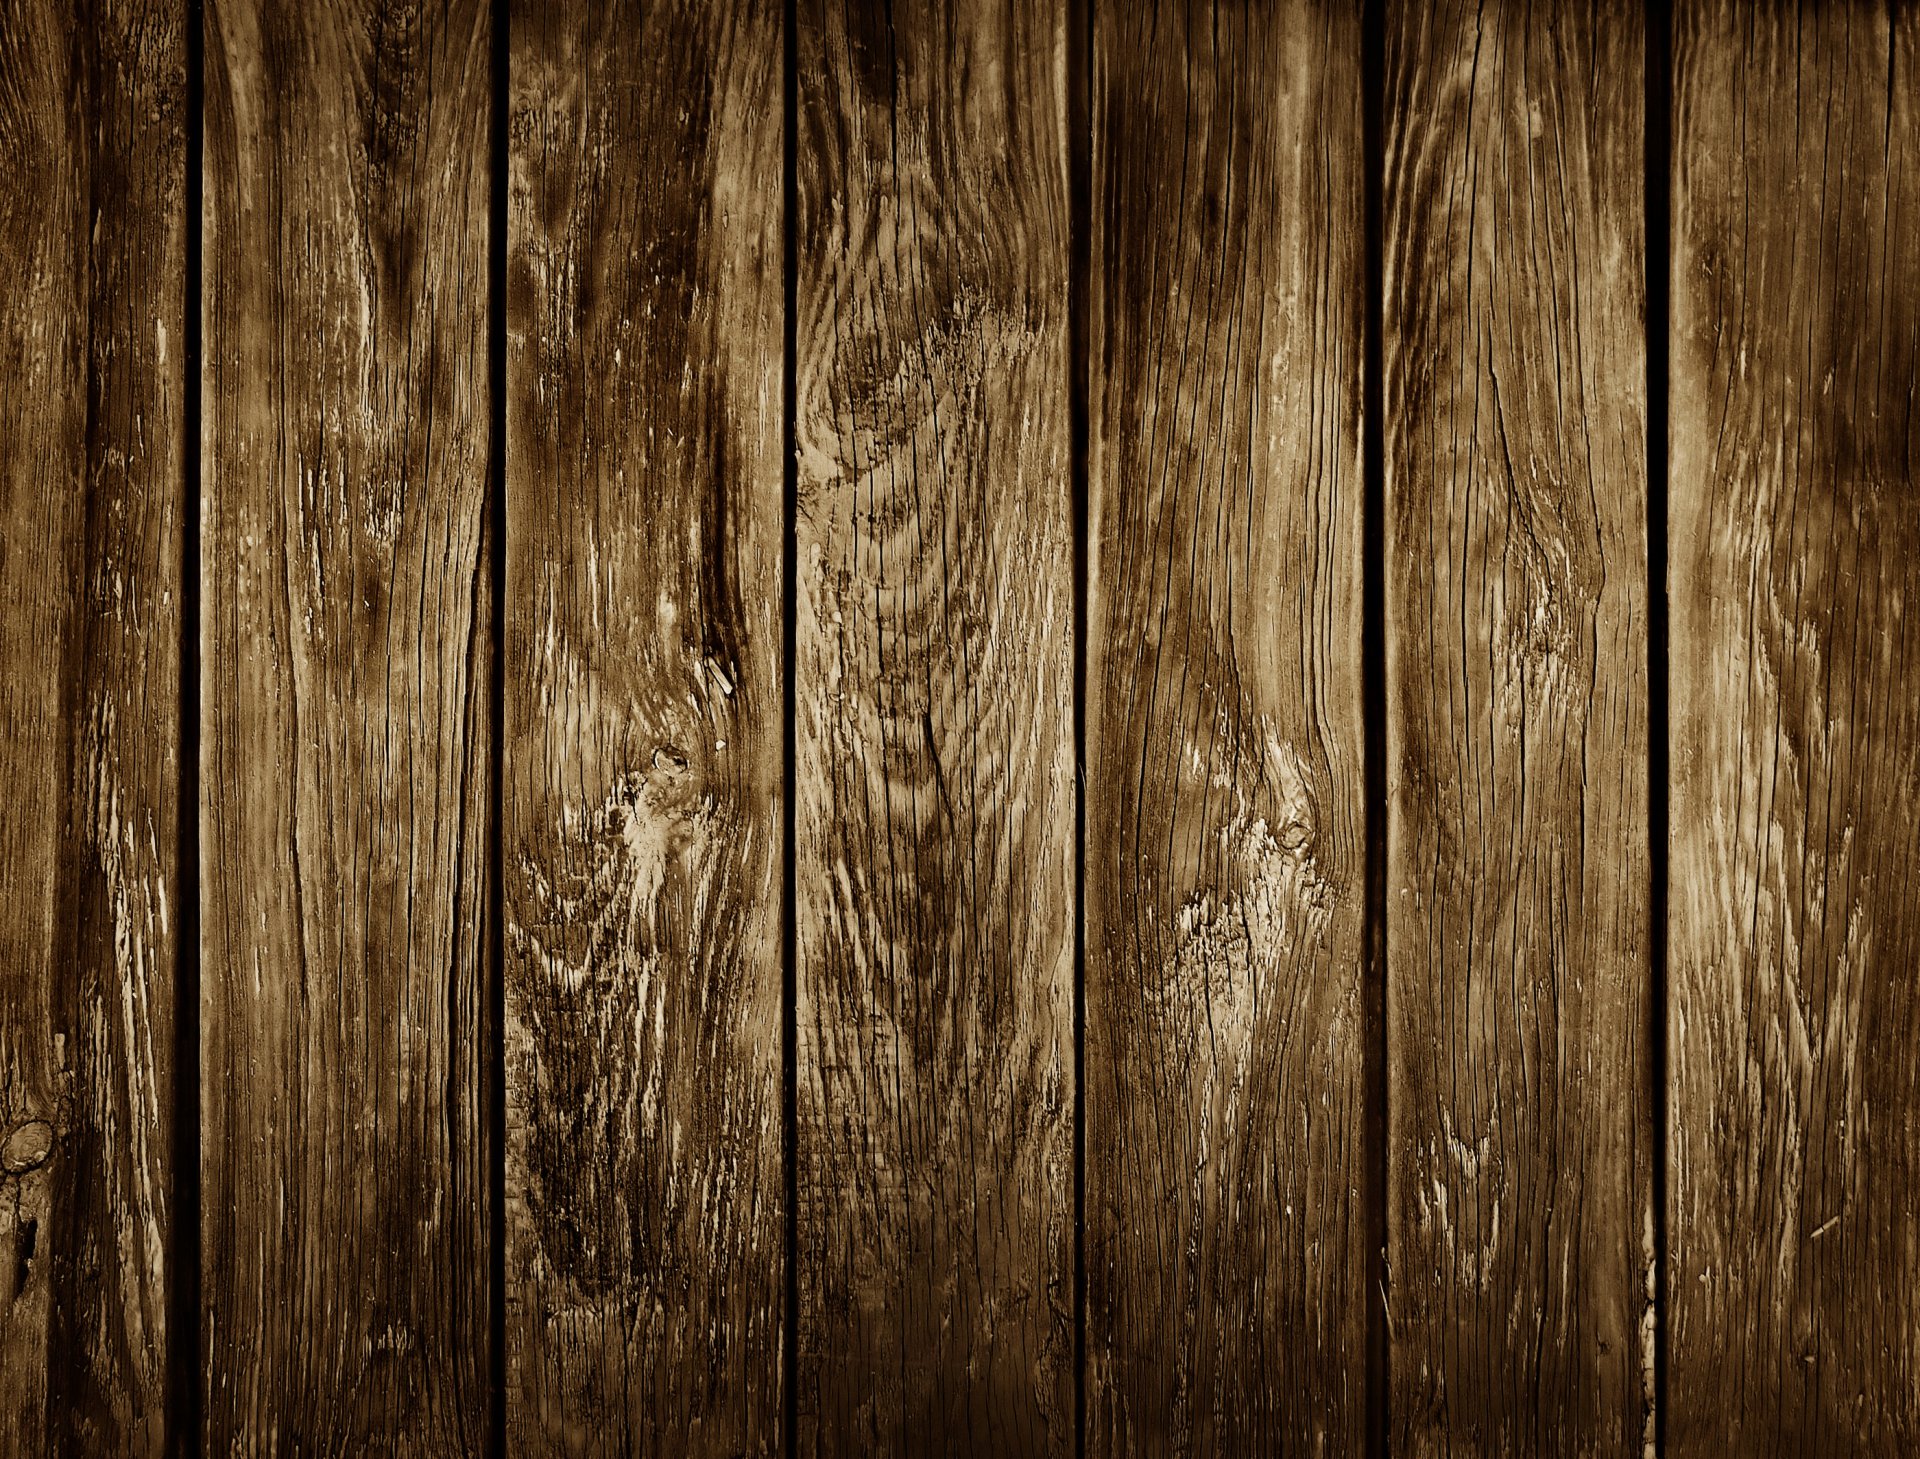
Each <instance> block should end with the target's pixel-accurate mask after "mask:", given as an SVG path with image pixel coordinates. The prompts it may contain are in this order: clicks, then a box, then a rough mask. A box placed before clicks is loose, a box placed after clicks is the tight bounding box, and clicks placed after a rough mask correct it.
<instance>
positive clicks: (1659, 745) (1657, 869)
mask: <svg viewBox="0 0 1920 1459" xmlns="http://www.w3.org/2000/svg"><path fill="white" fill-rule="evenodd" d="M1646 27H1647V30H1646V54H1645V62H1644V69H1645V73H1646V103H1645V117H1644V119H1643V121H1642V124H1641V125H1642V135H1643V137H1644V139H1645V143H1646V167H1647V177H1646V203H1645V209H1646V217H1645V229H1646V241H1645V247H1646V286H1647V325H1646V336H1647V619H1648V623H1647V821H1648V825H1647V833H1648V834H1647V859H1648V869H1649V873H1650V880H1651V881H1652V887H1651V889H1650V897H1649V907H1648V912H1649V924H1650V925H1649V929H1648V948H1647V966H1648V977H1649V984H1650V987H1649V996H1648V1000H1647V1001H1648V1021H1649V1023H1650V1025H1651V1027H1650V1028H1649V1029H1648V1044H1649V1047H1650V1049H1651V1051H1652V1052H1651V1057H1650V1058H1649V1060H1648V1063H1649V1065H1650V1066H1651V1071H1652V1072H1651V1078H1652V1082H1653V1128H1654V1138H1655V1139H1656V1140H1657V1141H1658V1142H1659V1145H1658V1148H1656V1149H1655V1151H1654V1152H1653V1161H1652V1166H1653V1197H1652V1199H1653V1253H1654V1255H1653V1261H1654V1275H1653V1293H1652V1296H1653V1327H1654V1339H1653V1341H1654V1347H1653V1432H1654V1450H1655V1452H1656V1453H1657V1454H1665V1453H1666V1450H1667V1145H1668V1138H1667V1135H1668V1128H1669V1123H1668V1122H1669V1117H1670V1116H1669V1110H1668V1107H1667V1052H1668V1051H1667V856H1668V842H1669V840H1670V837H1671V834H1672V828H1671V819H1670V814H1669V807H1668V787H1667V771H1668V766H1669V763H1670V754H1671V737H1672V724H1671V720H1670V716H1669V710H1668V703H1667V677H1668V672H1667V391H1668V360H1667V346H1668V339H1667V330H1668V325H1669V322H1670V318H1671V304H1670V299H1671V269H1672V254H1671V249H1670V240H1671V238H1672V216H1671V212H1670V209H1671V206H1672V194H1671V187H1672V182H1673V131H1672V129H1673V14H1672V7H1671V5H1670V3H1669V0H1649V3H1648V6H1647V10H1646Z"/></svg>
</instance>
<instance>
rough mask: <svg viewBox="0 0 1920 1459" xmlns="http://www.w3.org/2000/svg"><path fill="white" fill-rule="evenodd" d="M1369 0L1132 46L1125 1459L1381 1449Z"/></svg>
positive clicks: (1099, 846)
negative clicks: (1367, 1429)
mask: <svg viewBox="0 0 1920 1459" xmlns="http://www.w3.org/2000/svg"><path fill="white" fill-rule="evenodd" d="M1359 63H1360V33H1359V25H1358V12H1357V11H1354V10H1351V9H1349V8H1348V7H1343V6H1340V5H1335V4H1326V5H1322V4H1318V3H1313V0H1275V3H1271V4H1255V5H1246V6H1234V7H1230V8H1229V9H1227V10H1226V11H1225V12H1222V13H1219V14H1216V13H1215V11H1214V9H1213V7H1212V6H1210V5H1206V4H1192V3H1181V0H1176V3H1167V4H1159V5H1154V6H1144V5H1143V6H1138V7H1117V8H1115V7H1107V8H1103V9H1102V10H1101V11H1100V12H1099V13H1098V15H1097V16H1096V19H1095V23H1094V58H1093V70H1092V84H1093V96H1092V110H1093V137H1094V142H1093V210H1092V226H1093V240H1092V252H1093V259H1094V270H1093V282H1092V298H1093V303H1092V307H1091V330H1092V338H1091V343H1090V348H1089V358H1090V362H1091V369H1092V380H1091V387H1090V388H1091V399H1092V421H1091V439H1090V447H1089V492H1090V507H1089V514H1090V520H1091V527H1090V533H1089V537H1090V551H1091V554H1092V561H1091V566H1090V570H1089V588H1088V598H1089V611H1088V618H1089V627H1088V646H1087V653H1088V671H1087V684H1088V689H1087V696H1088V702H1087V745H1088V750H1087V754H1088V791H1087V796H1088V804H1087V828H1088V829H1087V890H1086V898H1087V901H1086V919H1087V922H1086V948H1087V954H1086V955H1087V992H1086V998H1087V1013H1086V1020H1087V1022H1086V1069H1087V1114H1086V1123H1087V1176H1086V1179H1087V1197H1086V1237H1085V1239H1086V1252H1087V1257H1086V1260H1087V1282H1088V1318H1087V1321H1088V1330H1087V1353H1088V1370H1087V1387H1088V1398H1087V1403H1088V1420H1087V1422H1088V1452H1089V1453H1092V1454H1097V1455H1115V1456H1119V1455H1141V1456H1147V1455H1176V1454H1214V1453H1223V1454H1242V1453H1245V1454H1252V1453H1259V1454H1296V1453H1297V1454H1320V1453H1349V1452H1357V1451H1358V1450H1359V1449H1360V1447H1361V1446H1362V1443H1363V1427H1364V1417H1363V1415H1364V1403H1365V1389H1366V1368H1365V1365H1366V1351H1365V1348H1366V1324H1365V1309H1364V1288H1365V1275H1366V1271H1367V1261H1366V1253H1365V1251H1364V1241H1365V1211H1364V1207H1363V1204H1362V1188H1363V1186H1364V1184H1365V1178H1364V1173H1363V1171H1364V1166H1363V1162H1364V1146H1363V1143H1362V1129H1361V1118H1362V1100H1361V1059H1362V1050H1363V1048H1364V1029H1363V1025H1362V1011H1361V1001H1360V985H1361V969H1362V963H1361V919H1362V913H1363V886H1362V882H1363V873H1364V862H1365V826H1364V820H1363V813H1364V808H1363V806H1362V803H1361V797H1362V756H1363V752H1364V746H1363V734H1362V729H1361V721H1360V714H1361V706H1360V665H1361V646H1360V623H1361V611H1360V561H1361V497H1362V488H1361V479H1360V408H1361V400H1360V387H1361V359H1362V351H1361V330H1362V318H1363V316H1362V312H1361V311H1362V305H1363V299H1364V295H1363V293H1362V278H1361V269H1362V262H1363V252H1362V243H1363V235H1362V172H1361V167H1362V162H1361V150H1360V142H1361V116H1360V104H1361V88H1360V78H1359Z"/></svg>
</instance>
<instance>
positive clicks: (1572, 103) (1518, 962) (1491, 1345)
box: [1382, 0, 1655, 1456]
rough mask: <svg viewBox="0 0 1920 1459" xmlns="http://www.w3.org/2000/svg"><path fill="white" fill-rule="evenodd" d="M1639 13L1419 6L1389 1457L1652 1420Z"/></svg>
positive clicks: (1399, 105)
mask: <svg viewBox="0 0 1920 1459" xmlns="http://www.w3.org/2000/svg"><path fill="white" fill-rule="evenodd" d="M1643 39H1644V37H1643V24H1642V21H1641V18H1640V17H1639V16H1638V15H1637V14H1635V13H1634V12H1633V11H1632V10H1631V9H1629V8H1627V7H1621V6H1607V7H1601V6H1592V5H1580V4H1573V3H1561V4H1548V5H1530V4H1525V3H1522V0H1489V3H1485V4H1478V3H1476V4H1465V3H1448V4H1439V5H1434V6H1424V5H1418V6H1416V5H1412V4H1405V5H1397V6H1395V8H1394V12H1393V23H1392V26H1391V29H1390V33H1389V36H1388V40H1387V57H1386V64H1387V93H1386V94H1387V113H1386V115H1387V143H1386V147H1387V150H1386V168H1387V172H1386V179H1385V187H1386V196H1385V206H1386V218H1385V229H1386V237H1385V265H1384V266H1385V289H1386V293H1385V299H1384V339H1383V347H1384V363H1385V375H1384V381H1383V386H1384V392H1385V401H1384V406H1385V415H1384V420H1383V422H1382V425H1383V429H1384V433H1385V461H1386V473H1387V476H1386V525H1387V539H1388V540H1387V543H1386V551H1387V560H1386V584H1385V587H1386V595H1387V602H1386V606H1387V666H1386V667H1387V701H1388V737H1389V752H1388V753H1389V758H1388V779H1389V820H1388V826H1389V832H1388V835H1389V844H1388V882H1387V888H1388V892H1387V896H1388V907H1387V917H1388V942H1387V947H1388V994H1387V1002H1388V1051H1389V1075H1390V1079H1391V1093H1390V1117H1389V1122H1390V1126H1391V1131H1390V1154H1389V1172H1388V1183H1389V1190H1390V1195H1391V1201H1390V1205H1389V1209H1388V1224H1389V1243H1388V1257H1389V1261H1390V1264H1391V1281H1390V1286H1389V1291H1388V1305H1389V1311H1390V1315H1391V1334H1392V1340H1391V1359H1390V1361H1391V1369H1392V1402H1393V1409H1392V1413H1393V1424H1394V1429H1395V1452H1396V1453H1399V1454H1404V1455H1409V1456H1416V1455H1427V1454H1445V1453H1458V1452H1463V1451H1465V1452H1472V1453H1476V1454H1487V1455H1495V1454H1515V1455H1519V1454H1528V1455H1531V1454H1608V1455H1619V1454H1625V1453H1629V1452H1639V1451H1640V1450H1641V1449H1642V1447H1643V1445H1647V1444H1650V1443H1651V1442H1652V1439H1653V1435H1654V1413H1653V1403H1654V1391H1653V1383H1654V1370H1653V1340H1654V1326H1653V1324H1654V1313H1653V1282H1654V1264H1655V1251H1654V1246H1653V1240H1654V1238H1653V1207H1652V1199H1651V1189H1652V1170H1653V1161H1654V1159H1655V1146H1654V1131H1653V1122H1652V1118H1651V1111H1652V1108H1653V1090H1652V1086H1651V1078H1652V1073H1651V1064H1650V1058H1649V1044H1650V1040H1649V1037H1648V1030H1649V1028H1650V1020H1651V1018H1652V1008H1651V1004H1650V996H1651V995H1650V976H1649V949H1650V941H1649V939H1650V936H1651V920H1650V919H1651V911H1650V879H1649V853H1648V841H1647V759H1646V754H1647V716H1648V697H1649V689H1648V677H1647V674H1648V668H1647V650H1646V638H1647V631H1648V619H1647V584H1646V560H1647V559H1646V550H1647V548H1646V376H1645V334H1644V330H1645V301H1644V270H1643V236H1644V235H1643V212H1644V208H1643V203H1642V199H1643V188H1644V171H1643V161H1644V159H1643V152H1642V145H1643V144H1642V132H1641V125H1642V111H1643V85H1644V73H1643V70H1642V66H1643V59H1644V58H1643Z"/></svg>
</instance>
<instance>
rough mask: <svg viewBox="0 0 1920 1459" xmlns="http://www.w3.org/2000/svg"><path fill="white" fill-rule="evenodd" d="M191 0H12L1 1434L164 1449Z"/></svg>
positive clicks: (8, 40)
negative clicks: (85, 0)
mask: <svg viewBox="0 0 1920 1459" xmlns="http://www.w3.org/2000/svg"><path fill="white" fill-rule="evenodd" d="M184 22H185V6H184V4H178V3H167V0H154V3H139V0H99V3H92V4H85V5H81V6H78V7H75V6H70V5H59V4H46V3H41V0H11V3H8V4H6V5H5V6H0V76H4V77H5V84H4V86H0V277H4V278H5V279H6V280H7V289H6V293H5V295H4V297H0V377H3V378H4V379H5V381H6V388H5V390H4V391H0V669H3V670H4V672H3V673H0V785H4V787H5V793H4V794H0V1453H7V1454H39V1453H43V1452H53V1453H86V1454H89V1455H95V1454H97V1455H103V1456H105V1455H152V1454H158V1453H159V1452H160V1450H161V1445H162V1442H163V1439H164V1413H163V1397H164V1394H165V1390H166V1384H167V1363H168V1349H167V1341H166V1330H165V1322H166V1297H167V1273H166V1270H165V1262H166V1252H167V1247H168V1240H169V1231H170V1227H169V1213H170V1211H171V1208H172V1189H173V1180H174V1174H175V1172H174V1171H173V1169H172V1166H171V1145H172V1134H171V1129H172V1118H173V1067H172V1066H173V1040H174V1021H173V1020H174V1013H173V982H174V941H173V938H174V919H175V916H176V910H177V909H176V905H175V898H176V896H177V895H178V886H177V882H176V877H175V866H174V858H175V842H176V835H177V826H178V821H177V799H178V785H179V764H178V758H177V757H178V753H179V733H178V730H179V723H178V715H177V712H176V710H177V705H178V701H179V692H180V683H179V645H180V621H179V614H180V549H181V540H180V529H181V521H182V506H183V499H182V494H181V493H182V475H181V470H180V467H181V453H182V441H183V436H182V414H181V411H182V404H183V393H184V359H185V356H184V343H185V329H184V323H183V320H184V308H185V298H186V295H185V289H184V279H183V276H182V267H183V253H184V238H185V233H184V210H183V203H184V201H185V180H186V179H185V161H186V150H185V148H186V116H185V100H186V97H185V60H186V41H185V33H184Z"/></svg>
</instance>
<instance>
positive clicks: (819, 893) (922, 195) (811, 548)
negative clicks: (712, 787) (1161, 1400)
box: [794, 0, 1075, 1455]
mask: <svg viewBox="0 0 1920 1459" xmlns="http://www.w3.org/2000/svg"><path fill="white" fill-rule="evenodd" d="M799 26H800V29H799V35H798V46H799V82H798V85H799V98H800V100H799V116H798V119H797V123H798V132H797V146H798V163H797V165H798V173H799V197H798V202H797V208H798V216H797V217H796V219H795V224H796V227H797V230H798V232H797V246H798V258H799V274H798V305H797V308H798V315H797V319H796V323H795V328H796V333H797V338H798V387H797V388H798V395H799V405H798V418H797V421H796V433H797V437H798V444H797V450H798V455H799V504H798V512H799V517H798V521H797V523H796V528H797V532H798V538H799V583H798V590H799V621H798V642H797V647H796V651H795V652H796V660H795V673H796V676H797V681H796V697H797V703H798V714H799V722H798V727H797V741H798V744H797V755H798V770H797V775H796V783H795V788H794V793H795V797H796V814H797V818H798V820H797V851H796V855H797V857H798V862H797V865H796V868H795V872H796V877H797V884H798V903H799V908H798V917H799V927H798V982H799V987H798V1003H797V1008H796V1017H797V1020H798V1036H799V1068H798V1099H799V1112H798V1118H799V1141H800V1148H799V1161H800V1165H799V1172H798V1177H799V1190H800V1210H799V1212H798V1218H799V1272H798V1281H799V1302H800V1310H799V1313H798V1320H799V1324H800V1327H799V1334H798V1340H799V1358H798V1362H799V1370H798V1372H797V1373H796V1374H795V1382H796V1384H797V1386H798V1401H799V1433H798V1435H797V1439H798V1446H799V1452H800V1453H802V1454H805V1455H818V1454H862V1455H864V1454H941V1453H954V1454H971V1453H993V1454H1005V1455H1033V1454H1060V1453H1066V1452H1068V1451H1070V1450H1071V1447H1072V1444H1073V1324H1072V1293H1073V1282H1072V1271H1073V1259H1072V1253H1073V1242H1074V1239H1075V1232H1074V1226H1073V1214H1074V1212H1073V1100H1074V1088H1073V998H1074V981H1073V980H1074V969H1073V945H1074V937H1073V918H1074V915H1075V909H1074V849H1073V848H1074V815H1075V811H1074V779H1073V713H1072V702H1073V679H1072V635H1073V602H1074V598H1073V545H1072V544H1073V534H1072V510H1071V488H1070V470H1069V464H1070V463H1069V454H1068V339H1067V323H1068V321H1067V270H1066V266H1067V241H1068V236H1067V154H1066V117H1065V111H1066V91H1065V81H1066V52H1065V43H1066V12H1065V7H1064V5H1062V4H1057V3H1039V4H1035V3H1030V0H958V3H954V4H950V5H944V6H934V5H929V4H922V3H918V0H913V3H902V4H900V5H898V6H895V7H889V8H886V9H881V8H876V7H863V6H850V7H842V6H839V5H823V4H817V3H814V0H808V3H805V4H803V5H802V6H801V7H800V20H799Z"/></svg>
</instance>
